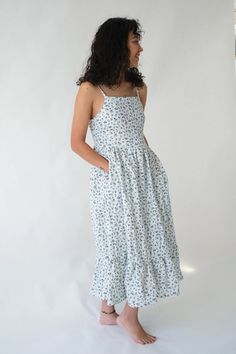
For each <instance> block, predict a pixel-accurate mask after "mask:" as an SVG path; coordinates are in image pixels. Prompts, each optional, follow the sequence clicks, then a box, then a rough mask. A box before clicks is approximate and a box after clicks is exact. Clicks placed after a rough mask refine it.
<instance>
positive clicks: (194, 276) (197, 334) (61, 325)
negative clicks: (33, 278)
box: [0, 258, 236, 354]
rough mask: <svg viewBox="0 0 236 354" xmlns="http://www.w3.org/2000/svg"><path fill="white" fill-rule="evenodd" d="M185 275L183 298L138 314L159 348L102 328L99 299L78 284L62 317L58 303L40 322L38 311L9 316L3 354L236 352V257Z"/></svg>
mask: <svg viewBox="0 0 236 354" xmlns="http://www.w3.org/2000/svg"><path fill="white" fill-rule="evenodd" d="M85 268H86V267H85ZM87 271H89V266H88V268H87ZM183 275H184V280H183V281H182V283H181V295H180V296H179V297H172V298H169V299H164V300H162V301H160V303H159V304H155V305H151V306H147V307H146V308H143V309H140V310H139V319H140V322H141V323H142V324H143V326H144V328H145V329H146V330H148V331H150V333H152V334H155V335H156V336H157V337H158V340H157V341H156V342H155V343H154V344H146V345H140V344H137V343H135V342H133V340H132V339H131V338H130V337H129V336H128V334H126V333H125V332H124V331H123V330H122V329H121V328H120V327H119V326H101V325H100V324H99V323H98V321H97V319H98V316H99V310H100V301H99V300H98V299H97V298H95V297H93V296H87V291H88V287H87V286H82V285H81V284H80V285H79V284H78V283H75V284H73V285H71V289H70V291H69V292H68V294H67V295H65V298H64V299H61V302H62V303H63V306H61V313H60V310H59V309H60V303H59V302H58V304H57V307H53V306H52V308H51V312H50V311H48V313H47V314H46V312H45V311H42V312H41V315H38V316H37V317H35V318H34V316H33V312H34V309H32V313H30V312H29V313H26V312H25V314H24V313H20V310H19V313H18V319H17V320H16V318H17V313H16V312H15V313H14V316H13V315H12V318H11V317H9V312H8V320H5V321H2V322H1V327H2V328H0V336H1V337H0V347H1V348H0V353H1V354H75V353H81V354H92V353H93V354H95V353H96V354H99V353H101V354H105V353H107V354H108V353H109V354H110V353H112V354H122V353H125V354H129V353H135V354H136V353H139V352H140V353H141V352H145V353H158V354H235V353H236V305H235V303H236V301H235V300H236V286H235V259H234V258H228V259H220V260H217V259H216V260H215V261H214V262H213V263H212V264H205V265H202V266H201V267H199V268H198V270H197V271H193V272H191V270H189V269H188V268H187V267H186V271H184V267H183ZM69 294H70V295H69ZM66 303H67V308H66V307H65V304H66ZM72 303H73V305H72ZM124 303H125V302H124ZM124 303H122V304H119V305H118V306H117V312H119V311H120V310H121V308H122V306H123V304H124ZM19 306H20V304H19ZM62 308H63V310H62ZM48 309H50V301H48ZM21 310H22V309H21ZM27 318H28V320H27Z"/></svg>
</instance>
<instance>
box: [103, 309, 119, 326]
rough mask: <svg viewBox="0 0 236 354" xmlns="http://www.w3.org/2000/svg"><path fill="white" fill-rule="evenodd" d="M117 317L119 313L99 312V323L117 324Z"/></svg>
mask: <svg viewBox="0 0 236 354" xmlns="http://www.w3.org/2000/svg"><path fill="white" fill-rule="evenodd" d="M117 317H119V315H118V313H116V312H113V313H111V314H106V313H103V312H101V315H100V318H99V323H100V324H102V325H117V322H116V319H117Z"/></svg>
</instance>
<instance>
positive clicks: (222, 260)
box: [0, 0, 236, 354]
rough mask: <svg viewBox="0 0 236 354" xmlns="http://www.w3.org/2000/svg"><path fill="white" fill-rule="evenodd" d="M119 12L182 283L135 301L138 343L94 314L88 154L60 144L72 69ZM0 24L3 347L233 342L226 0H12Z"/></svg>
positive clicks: (69, 109) (210, 349)
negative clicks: (166, 199)
mask: <svg viewBox="0 0 236 354" xmlns="http://www.w3.org/2000/svg"><path fill="white" fill-rule="evenodd" d="M116 16H127V17H129V18H135V19H139V20H140V22H141V24H142V27H143V29H144V31H145V34H144V37H143V40H142V47H143V48H144V51H143V52H142V54H141V58H140V71H141V72H142V73H143V74H144V75H145V81H146V83H147V85H148V98H147V103H146V108H145V115H146V122H145V130H144V134H145V136H146V138H147V140H148V143H149V145H150V146H151V148H152V149H153V150H154V151H155V152H156V153H157V154H158V156H159V158H160V159H161V161H162V163H163V165H164V167H165V169H166V171H167V174H168V177H169V188H170V195H171V200H172V209H173V214H174V222H175V228H176V238H177V243H178V245H179V251H180V259H181V268H182V270H183V275H184V278H185V279H184V280H183V281H182V283H181V296H179V297H176V298H171V299H166V300H165V301H164V300H163V301H160V303H159V304H155V305H152V306H149V307H146V308H144V309H141V310H140V320H141V323H142V324H143V325H144V327H145V329H147V330H150V332H151V333H153V334H155V335H157V336H158V337H159V340H158V341H157V342H156V343H155V344H150V345H149V346H145V348H146V349H143V348H144V347H142V346H139V345H138V344H135V343H134V342H132V340H131V339H130V338H129V337H128V335H126V333H124V332H123V331H122V329H121V328H119V327H118V326H101V325H99V324H98V321H97V319H98V316H99V311H100V301H99V299H97V298H95V297H92V296H90V295H88V289H89V285H90V282H91V277H92V273H93V269H94V257H95V248H94V243H93V238H92V230H91V223H90V218H89V204H88V188H89V167H90V166H89V164H88V163H87V162H86V161H85V160H82V159H81V158H79V156H78V155H76V154H75V153H74V152H73V151H72V150H71V148H70V130H71V121H72V114H73V105H74V99H75V95H76V92H77V90H78V86H76V84H75V82H76V80H77V79H78V77H79V76H80V74H81V71H82V68H83V67H84V65H85V63H86V59H87V57H88V55H89V49H90V45H91V42H92V39H93V36H94V34H95V32H96V30H97V27H98V26H99V25H100V24H101V23H102V22H104V21H105V20H106V19H107V18H108V17H116ZM0 26H1V31H0V36H1V56H0V68H1V80H0V95H1V106H0V113H1V120H0V134H1V136H0V149H1V150H0V152H1V156H0V158H1V164H0V171H1V183H0V213H1V214H0V234H1V237H0V284H1V285H0V318H1V320H0V321H1V322H0V353H1V354H21V353H22V354H23V353H24V354H32V353H33V354H39V353H40V354H54V353H55V354H74V353H81V354H82V353H83V354H87V353H95V352H96V353H97V354H98V353H103V354H104V353H110V350H111V349H112V352H113V354H116V353H119V354H120V353H121V352H122V353H126V354H128V353H134V352H135V353H138V352H139V351H141V350H147V351H148V352H150V353H154V352H156V351H157V350H158V353H159V354H163V353H168V354H170V353H171V354H175V353H176V354H177V353H178V354H189V353H190V352H191V353H193V354H194V353H198V354H199V353H201V354H211V353H214V354H222V353H223V352H224V353H227V354H231V353H235V349H236V340H235V337H234V333H235V329H236V320H235V318H236V317H235V316H236V305H235V295H236V287H235V281H234V279H235V278H233V276H234V270H235V229H236V227H235V226H236V225H235V208H236V198H235V177H236V175H235V170H236V168H235V167H236V166H235V139H234V136H235V119H234V118H235V113H236V100H235V91H236V90H235V72H234V56H233V55H234V30H233V1H230V0H224V1H220V0H209V1H206V0H205V1H203V0H199V1H193V0H179V1H174V0H169V1H168V2H164V1H160V0H155V1H154V0H149V1H146V2H143V1H137V0H136V1H133V0H130V1H128V2H126V1H124V0H120V1H119V2H117V3H115V2H111V1H108V0H100V1H98V2H95V1H86V2H82V1H72V0H70V1H66V0H61V1H51V2H50V1H46V0H44V1H29V0H28V1H27V0H23V1H21V2H20V3H17V2H14V1H12V0H8V1H1V22H0ZM87 142H88V143H89V144H90V145H91V146H93V141H92V138H91V135H90V131H88V136H87ZM122 306H123V304H119V305H118V307H117V309H118V312H119V310H121V309H122ZM121 348H122V350H121Z"/></svg>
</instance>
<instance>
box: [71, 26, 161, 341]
mask: <svg viewBox="0 0 236 354" xmlns="http://www.w3.org/2000/svg"><path fill="white" fill-rule="evenodd" d="M127 45H128V47H129V49H130V66H131V67H133V66H136V67H137V66H138V60H139V58H138V57H137V56H138V55H139V54H140V52H142V51H143V48H142V47H141V45H140V41H139V38H138V37H137V36H135V35H134V34H133V33H132V32H130V33H129V37H128V42H127ZM101 87H102V86H101ZM102 88H103V87H102ZM103 89H104V91H105V92H106V94H107V95H108V96H109V95H110V96H135V95H136V89H135V88H133V87H132V86H131V84H130V83H129V82H125V81H124V80H123V81H122V83H121V85H120V86H119V88H118V89H117V88H115V89H114V90H112V89H109V88H108V87H107V88H105V87H104V88H103ZM139 97H140V100H141V102H142V105H143V109H144V108H145V104H146V99H147V85H146V84H144V87H143V88H140V89H139ZM103 100H104V97H103V95H102V94H101V92H100V90H99V88H98V87H96V86H94V85H93V84H91V83H90V82H83V83H82V84H81V85H80V88H79V90H78V92H77V94H76V98H75V104H74V114H73V120H72V128H71V149H72V150H73V151H74V152H75V153H76V154H78V155H79V156H80V157H81V158H83V159H84V160H86V161H87V162H88V163H90V164H92V165H93V166H96V167H99V168H102V169H103V170H104V171H105V172H109V160H107V159H106V158H104V157H103V156H101V155H100V154H98V153H97V152H96V151H95V150H94V149H93V148H92V147H91V146H90V145H88V144H87V143H86V141H85V140H86V135H87V130H88V124H89V121H90V119H92V118H93V117H94V116H95V115H96V114H97V113H98V112H99V111H100V109H101V107H102V105H103ZM144 139H145V142H146V144H148V142H147V139H146V138H145V136H144ZM114 310H115V306H114V305H108V304H107V300H101V314H100V318H99V322H100V324H102V325H117V324H118V325H119V326H120V327H122V328H123V329H124V330H125V331H126V332H127V333H128V334H129V335H130V336H131V337H132V338H133V340H134V341H135V342H137V343H140V344H147V343H153V342H155V341H156V339H157V337H156V336H153V335H151V334H150V333H148V332H146V331H145V330H144V328H143V327H142V326H141V324H140V322H139V320H138V310H139V308H138V307H131V306H129V305H128V302H126V304H125V306H124V308H123V310H122V312H121V313H120V314H118V313H117V312H116V311H114ZM102 311H105V312H107V313H103V312H102ZM113 311H114V312H113Z"/></svg>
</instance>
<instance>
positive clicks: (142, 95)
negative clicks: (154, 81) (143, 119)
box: [139, 83, 148, 145]
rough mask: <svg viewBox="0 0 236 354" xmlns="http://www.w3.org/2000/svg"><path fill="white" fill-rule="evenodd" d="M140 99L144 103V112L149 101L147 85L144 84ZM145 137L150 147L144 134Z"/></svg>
mask: <svg viewBox="0 0 236 354" xmlns="http://www.w3.org/2000/svg"><path fill="white" fill-rule="evenodd" d="M139 97H140V100H141V102H142V105H143V110H144V109H145V105H146V101H147V85H146V84H145V83H144V86H143V87H142V88H140V89H139ZM143 136H144V140H145V142H146V144H147V145H148V142H147V139H146V137H145V135H144V134H143Z"/></svg>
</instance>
